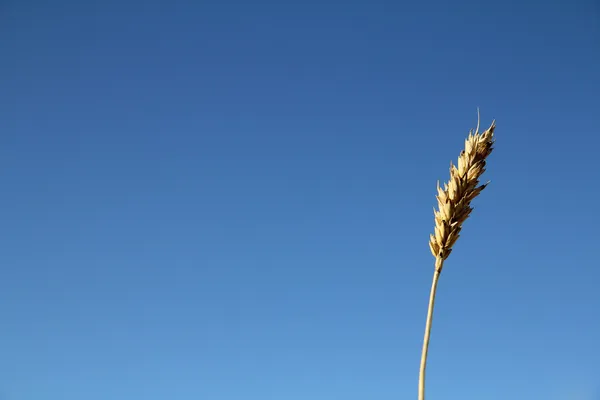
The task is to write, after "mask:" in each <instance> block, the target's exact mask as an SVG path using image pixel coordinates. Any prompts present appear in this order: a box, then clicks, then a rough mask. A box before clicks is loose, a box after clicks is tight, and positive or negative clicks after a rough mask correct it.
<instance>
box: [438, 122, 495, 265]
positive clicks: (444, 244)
mask: <svg viewBox="0 0 600 400" xmlns="http://www.w3.org/2000/svg"><path fill="white" fill-rule="evenodd" d="M495 128H496V124H495V122H492V125H491V126H490V127H489V128H488V129H487V130H486V131H485V132H483V133H479V123H478V124H477V129H476V130H475V131H474V132H473V131H472V130H471V131H470V132H469V136H468V137H467V139H466V140H465V149H464V150H463V151H462V152H461V153H460V157H459V158H458V164H457V165H456V166H455V165H454V164H452V163H450V180H449V181H448V182H447V183H445V184H444V186H443V188H442V187H440V184H439V182H438V185H437V196H436V198H437V203H438V209H437V210H435V209H434V210H433V213H434V215H435V229H434V233H433V234H431V235H430V238H429V248H430V249H431V253H432V254H433V256H434V257H436V259H437V260H439V261H440V262H436V268H438V269H439V270H440V271H441V268H442V265H443V261H444V260H445V259H446V258H448V256H449V255H450V253H451V252H452V246H454V243H456V240H457V239H458V238H459V236H460V230H461V228H462V224H463V223H464V222H465V220H466V219H467V218H468V217H469V215H470V214H471V211H473V209H472V208H471V201H472V200H473V199H474V198H475V197H477V195H478V194H479V193H481V191H482V190H483V189H484V188H485V187H486V186H487V183H486V184H483V185H479V178H480V177H481V175H482V174H483V173H484V172H485V160H486V158H487V156H489V155H490V153H491V152H492V150H493V145H494V129H495Z"/></svg>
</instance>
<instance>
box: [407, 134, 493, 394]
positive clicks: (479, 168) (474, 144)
mask: <svg viewBox="0 0 600 400" xmlns="http://www.w3.org/2000/svg"><path fill="white" fill-rule="evenodd" d="M495 128H496V124H495V122H492V124H491V126H490V127H489V128H488V129H487V130H486V131H485V132H483V133H479V122H477V129H476V130H475V131H470V132H469V136H468V137H467V139H466V141H465V149H464V150H463V151H462V152H461V153H460V156H459V158H458V165H457V166H454V165H453V164H452V163H450V180H449V181H448V182H447V183H445V184H444V187H443V188H441V187H440V185H439V182H438V187H437V192H438V193H437V196H436V198H437V202H438V209H437V210H435V209H434V215H435V230H434V234H432V235H430V238H429V248H430V249H431V253H432V254H433V256H434V257H435V270H434V273H433V282H432V284H431V293H430V295H429V307H428V309H427V321H426V324H425V338H424V339H423V352H422V354H421V369H420V373H419V400H425V369H426V365H427V351H428V349H429V336H430V334H431V321H432V319H433V307H434V304H435V293H436V290H437V284H438V279H439V277H440V273H441V272H442V268H443V266H444V261H445V260H446V258H448V256H449V255H450V253H451V252H452V246H454V243H456V240H457V239H458V237H459V236H460V231H461V228H462V225H463V223H464V222H465V221H466V219H467V218H468V217H469V215H470V214H471V211H473V208H471V201H472V200H473V199H474V198H475V197H477V195H478V194H479V193H481V191H482V190H483V189H484V188H485V187H486V186H487V183H486V184H483V185H479V178H480V177H481V175H482V174H483V173H484V172H485V160H486V158H487V157H488V156H489V155H490V153H491V152H492V150H493V145H494V129H495Z"/></svg>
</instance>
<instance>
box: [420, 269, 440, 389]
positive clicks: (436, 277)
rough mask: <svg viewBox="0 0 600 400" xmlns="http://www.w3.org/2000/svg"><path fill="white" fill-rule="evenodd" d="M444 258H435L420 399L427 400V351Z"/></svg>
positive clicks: (424, 345)
mask: <svg viewBox="0 0 600 400" xmlns="http://www.w3.org/2000/svg"><path fill="white" fill-rule="evenodd" d="M443 265H444V260H443V259H442V258H441V257H437V258H436V260H435V272H434V273H433V282H432V283H431V293H430V294H429V307H428V308H427V322H426V323H425V338H424V339H423V352H422V354H421V370H420V372H419V400H425V369H426V366H427V351H428V350H429V336H430V335H431V321H432V320H433V307H434V305H435V292H436V290H437V284H438V280H439V279H440V273H441V272H442V267H443Z"/></svg>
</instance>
